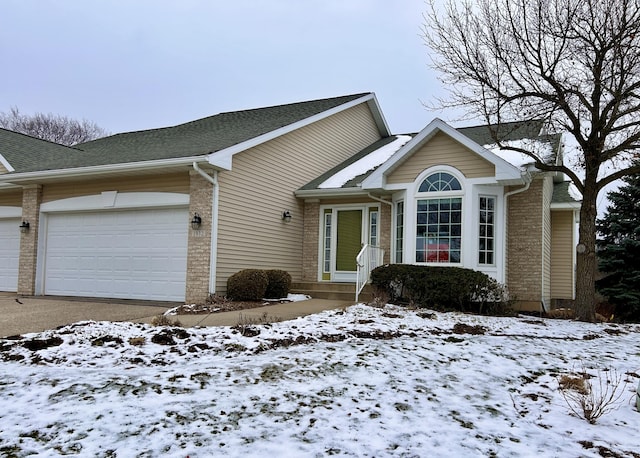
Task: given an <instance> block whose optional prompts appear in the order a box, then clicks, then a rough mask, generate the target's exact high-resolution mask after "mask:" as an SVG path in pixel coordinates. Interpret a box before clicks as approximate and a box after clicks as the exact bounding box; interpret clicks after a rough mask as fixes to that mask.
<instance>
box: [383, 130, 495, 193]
mask: <svg viewBox="0 0 640 458" xmlns="http://www.w3.org/2000/svg"><path fill="white" fill-rule="evenodd" d="M437 165H449V166H451V167H454V168H456V169H458V170H460V171H461V172H462V173H463V174H464V176H465V177H467V178H478V177H486V176H493V175H495V168H494V166H493V164H491V163H490V162H489V161H486V160H484V159H483V158H481V157H480V156H478V155H477V154H476V153H474V152H472V151H470V150H469V149H467V148H465V147H464V146H462V145H461V144H460V143H458V142H456V141H455V140H453V139H452V138H451V137H449V136H448V135H445V134H443V133H438V134H436V135H435V136H434V137H433V138H432V139H431V140H429V141H428V142H427V143H426V144H425V145H424V146H423V147H422V148H420V149H419V150H418V151H416V152H415V153H414V154H412V155H411V157H409V158H408V159H406V160H405V161H404V162H403V163H402V164H401V165H400V166H398V168H396V169H395V170H394V171H393V172H391V174H389V176H388V177H387V183H412V182H414V181H415V180H416V178H417V177H418V175H419V174H420V173H422V172H423V171H424V170H425V169H427V168H429V167H433V166H437Z"/></svg>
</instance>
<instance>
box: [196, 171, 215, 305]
mask: <svg viewBox="0 0 640 458" xmlns="http://www.w3.org/2000/svg"><path fill="white" fill-rule="evenodd" d="M193 170H195V171H196V172H198V174H200V176H202V178H204V179H205V180H207V181H208V182H209V183H211V185H212V186H213V199H212V202H211V256H210V261H209V292H210V293H213V294H215V292H216V268H217V255H218V200H219V198H220V187H219V185H218V171H217V170H214V171H213V176H211V175H209V174H208V173H206V172H205V171H204V170H202V169H201V168H200V167H199V166H198V163H197V162H194V163H193Z"/></svg>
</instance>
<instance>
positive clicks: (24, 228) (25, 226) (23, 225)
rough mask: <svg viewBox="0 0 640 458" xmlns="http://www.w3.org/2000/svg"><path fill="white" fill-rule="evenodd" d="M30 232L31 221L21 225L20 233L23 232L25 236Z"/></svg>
mask: <svg viewBox="0 0 640 458" xmlns="http://www.w3.org/2000/svg"><path fill="white" fill-rule="evenodd" d="M28 231H29V221H23V222H22V224H21V225H20V232H22V233H23V234H24V233H25V232H28Z"/></svg>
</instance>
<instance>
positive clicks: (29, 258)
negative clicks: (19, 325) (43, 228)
mask: <svg viewBox="0 0 640 458" xmlns="http://www.w3.org/2000/svg"><path fill="white" fill-rule="evenodd" d="M41 201H42V186H40V185H29V186H25V187H24V188H23V190H22V221H27V222H29V230H28V231H27V232H25V233H22V234H20V260H19V264H18V294H21V295H24V296H33V295H34V294H35V288H36V264H37V255H38V223H39V220H40V218H39V217H40V203H41Z"/></svg>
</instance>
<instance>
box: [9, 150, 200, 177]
mask: <svg viewBox="0 0 640 458" xmlns="http://www.w3.org/2000/svg"><path fill="white" fill-rule="evenodd" d="M203 158H205V159H206V156H191V157H181V158H172V159H159V160H155V161H139V162H125V163H120V164H105V165H92V166H88V167H77V168H72V169H57V170H40V171H37V172H18V173H15V172H13V173H7V174H3V175H0V182H5V183H14V182H19V181H21V180H25V181H27V180H34V179H35V180H37V179H42V178H70V177H76V176H88V175H104V174H106V173H109V172H123V171H136V170H149V169H153V168H163V167H171V166H179V165H191V163H193V162H194V161H202V160H203Z"/></svg>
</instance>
